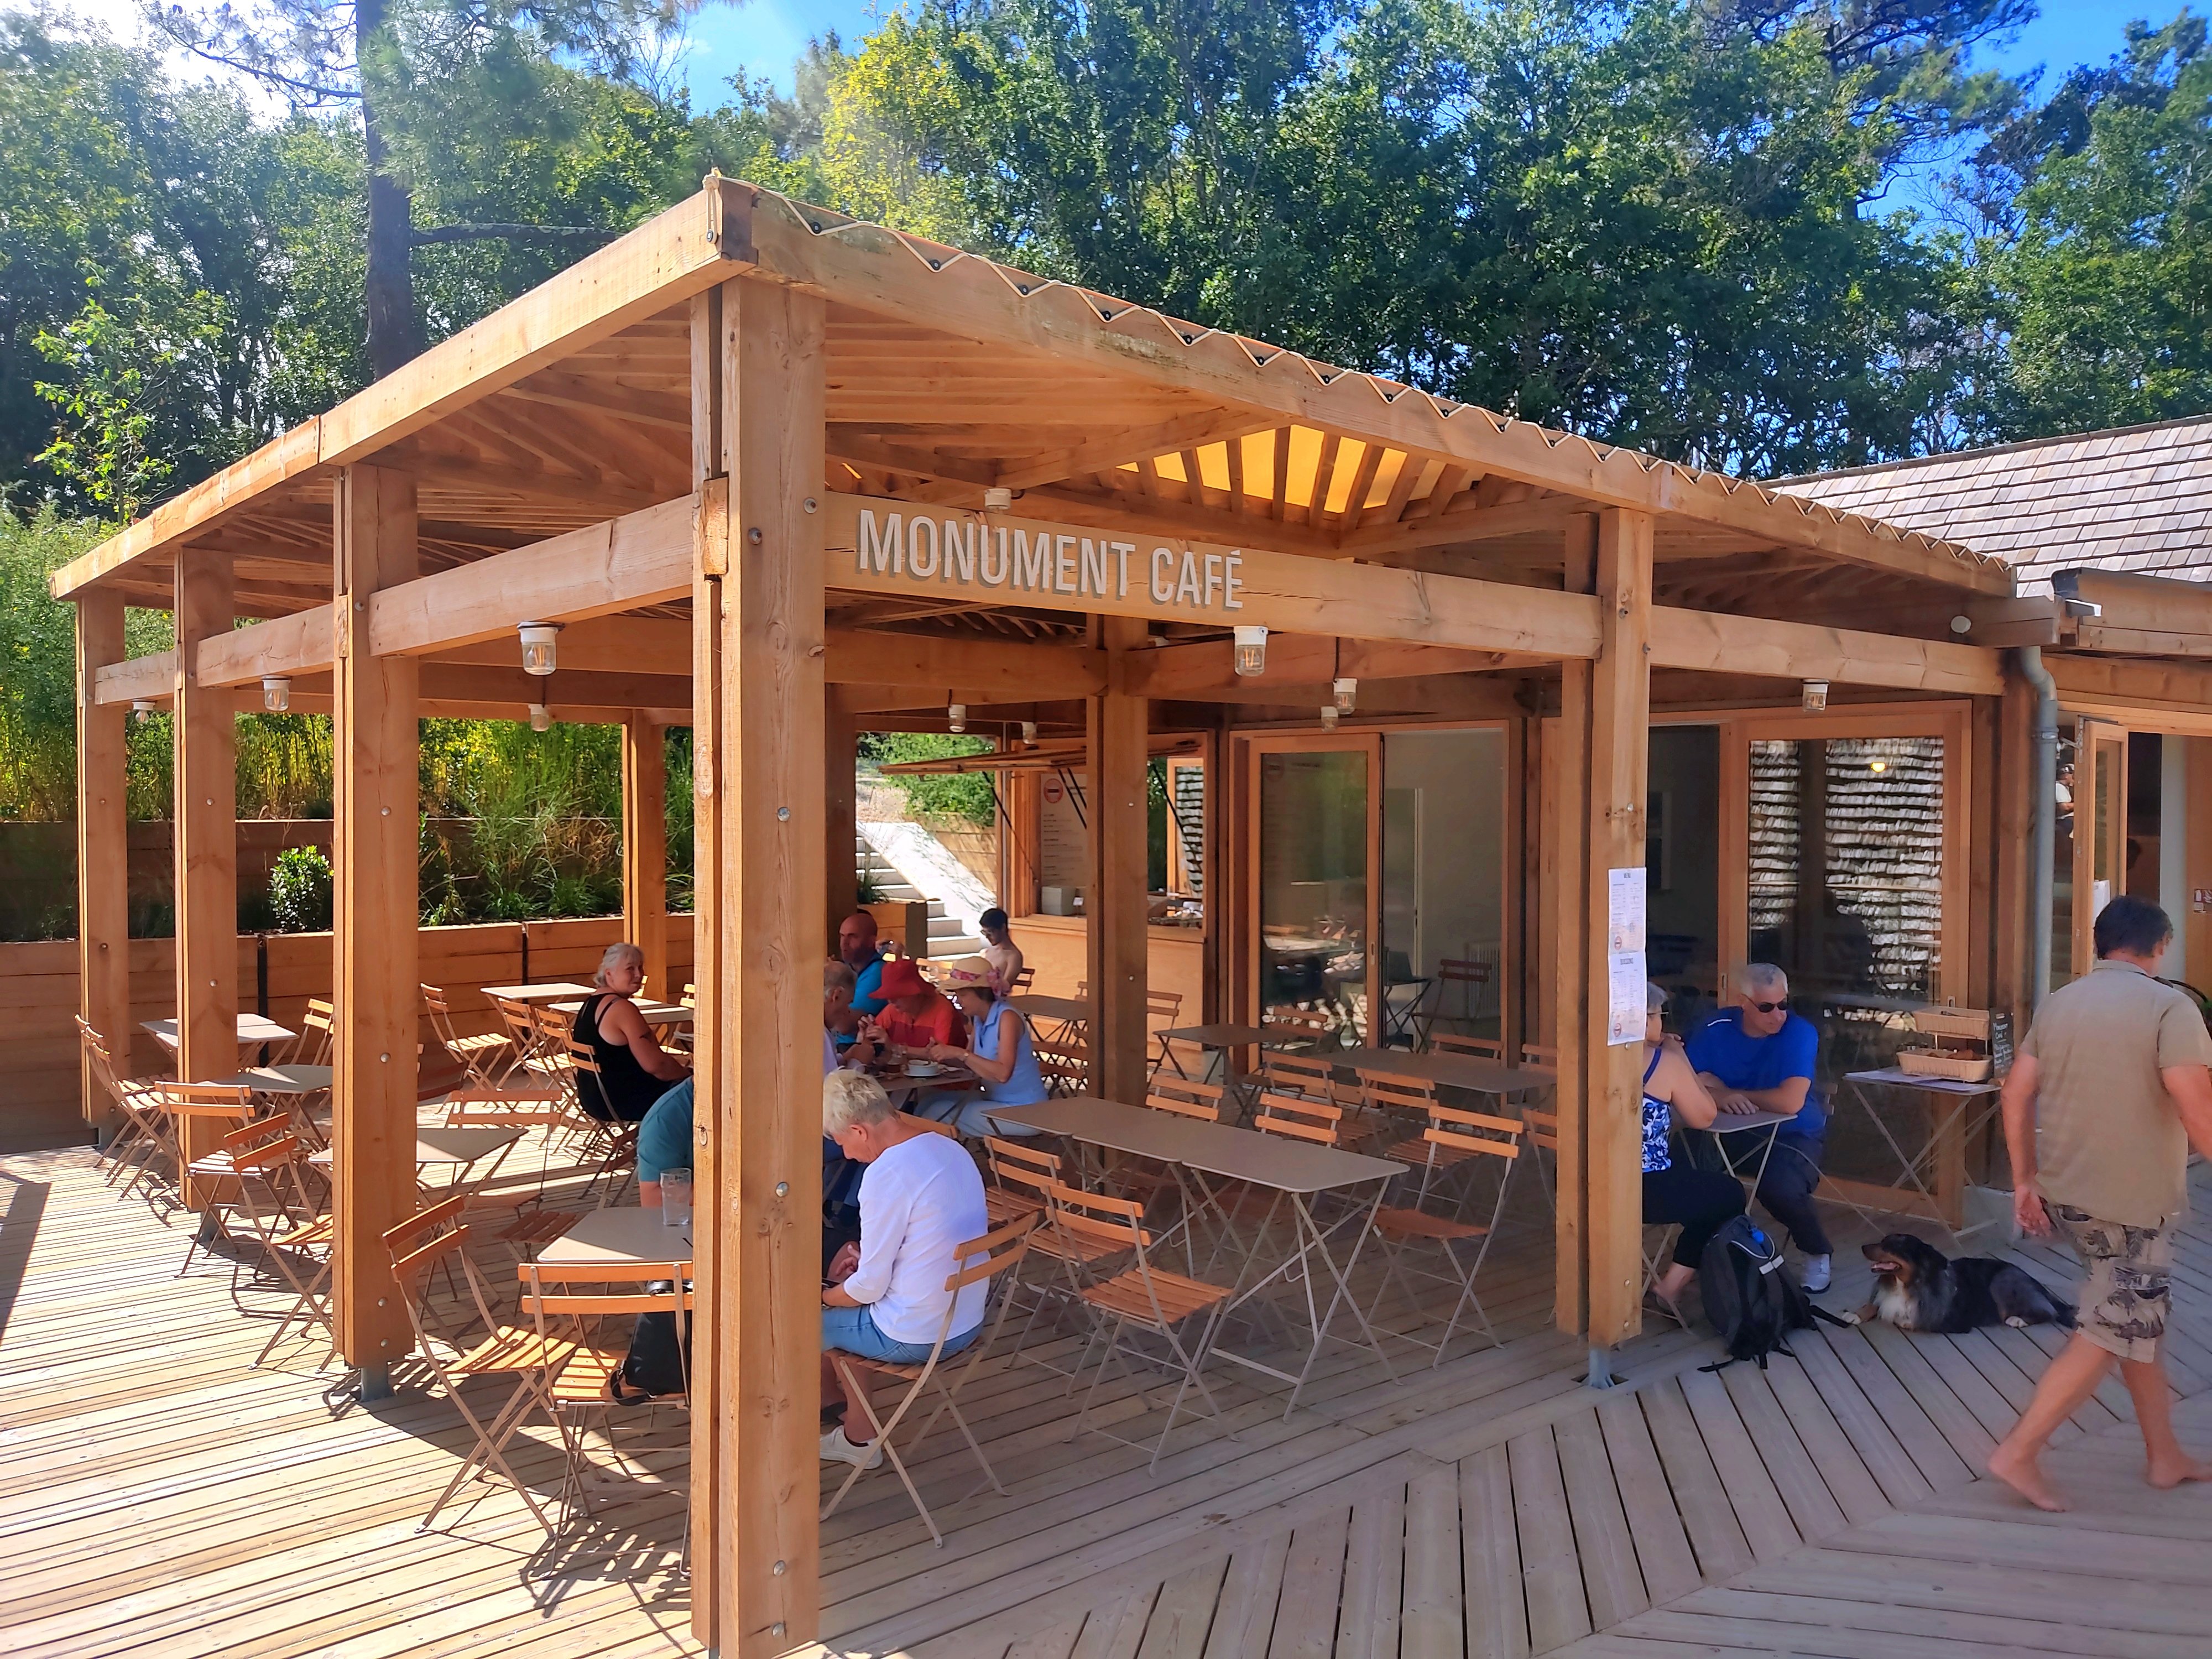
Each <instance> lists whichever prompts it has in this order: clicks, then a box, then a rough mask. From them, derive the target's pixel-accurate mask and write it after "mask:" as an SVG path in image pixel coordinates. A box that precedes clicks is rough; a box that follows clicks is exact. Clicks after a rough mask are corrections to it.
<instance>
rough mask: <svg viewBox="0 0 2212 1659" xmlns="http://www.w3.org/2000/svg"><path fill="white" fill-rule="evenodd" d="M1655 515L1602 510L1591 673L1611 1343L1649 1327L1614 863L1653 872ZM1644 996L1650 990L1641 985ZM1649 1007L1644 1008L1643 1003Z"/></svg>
mask: <svg viewBox="0 0 2212 1659" xmlns="http://www.w3.org/2000/svg"><path fill="white" fill-rule="evenodd" d="M1651 532H1652V523H1651V515H1650V514H1649V513H1623V512H1620V511H1617V510H1616V511H1613V512H1608V513H1602V514H1601V515H1600V517H1599V519H1598V533H1597V595H1598V599H1599V601H1600V604H1601V607H1602V615H1603V616H1604V617H1605V628H1606V639H1605V644H1604V647H1603V648H1602V649H1601V650H1600V651H1599V653H1598V657H1597V661H1596V663H1595V665H1594V667H1593V669H1592V671H1591V690H1590V757H1589V775H1590V783H1589V893H1588V896H1587V898H1586V900H1585V901H1584V902H1585V904H1586V906H1587V918H1586V921H1585V924H1584V925H1585V927H1586V928H1587V930H1588V931H1587V939H1588V945H1587V946H1586V949H1587V951H1588V961H1589V993H1588V998H1587V1002H1586V1007H1585V1015H1584V1018H1585V1020H1586V1024H1585V1025H1584V1027H1583V1030H1584V1032H1585V1036H1584V1038H1583V1042H1584V1045H1585V1053H1586V1056H1587V1058H1586V1060H1585V1064H1586V1065H1587V1066H1588V1067H1589V1073H1588V1075H1589V1084H1588V1091H1589V1109H1588V1112H1587V1115H1586V1116H1585V1118H1584V1135H1585V1139H1584V1140H1583V1170H1584V1177H1583V1191H1584V1193H1585V1194H1586V1195H1587V1196H1586V1198H1585V1200H1584V1205H1585V1211H1584V1216H1583V1230H1584V1233H1585V1235H1586V1237H1587V1239H1588V1249H1589V1337H1590V1342H1591V1345H1592V1346H1602V1347H1612V1346H1615V1345H1617V1344H1619V1343H1622V1342H1626V1341H1627V1340H1629V1339H1630V1338H1631V1337H1632V1336H1634V1335H1635V1334H1637V1333H1638V1331H1640V1330H1641V1329H1642V1328H1643V1311H1642V1310H1643V1290H1644V1249H1643V1241H1644V1213H1643V1183H1642V1177H1641V1176H1640V1174H1639V1173H1638V1172H1639V1170H1641V1169H1642V1167H1643V1165H1642V1159H1641V1157H1640V1155H1639V1154H1640V1151H1641V1147H1642V1135H1643V1127H1642V1126H1643V1103H1644V1090H1643V1078H1644V1042H1643V1036H1644V1026H1643V1022H1642V1020H1641V1019H1640V1018H1639V1019H1638V1020H1637V1022H1636V1023H1635V1025H1634V1028H1633V1032H1632V1036H1630V1037H1629V1039H1628V1040H1627V1041H1626V1042H1609V1041H1608V1036H1609V1035H1610V1033H1609V1031H1608V1019H1607V1015H1608V1012H1609V1009H1608V1006H1607V1005H1608V1001H1609V999H1608V997H1607V988H1608V984H1609V976H1610V969H1611V963H1612V957H1611V954H1610V951H1609V945H1610V943H1611V940H1610V936H1609V933H1608V930H1607V920H1608V915H1607V913H1608V908H1609V907H1608V903H1607V899H1608V890H1609V885H1610V882H1611V878H1612V875H1613V872H1615V871H1620V870H1635V871H1639V872H1640V871H1641V870H1642V869H1643V868H1644V811H1645V805H1644V803H1645V799H1646V794H1647V790H1648V781H1649V774H1650V708H1651V669H1650V654H1649V652H1648V651H1647V649H1646V647H1647V646H1648V644H1649V642H1650V625H1651V623H1650V619H1651ZM1641 992H1642V987H1638V1002H1639V1004H1640V1003H1641V1000H1642V996H1641ZM1639 1012H1640V1010H1639Z"/></svg>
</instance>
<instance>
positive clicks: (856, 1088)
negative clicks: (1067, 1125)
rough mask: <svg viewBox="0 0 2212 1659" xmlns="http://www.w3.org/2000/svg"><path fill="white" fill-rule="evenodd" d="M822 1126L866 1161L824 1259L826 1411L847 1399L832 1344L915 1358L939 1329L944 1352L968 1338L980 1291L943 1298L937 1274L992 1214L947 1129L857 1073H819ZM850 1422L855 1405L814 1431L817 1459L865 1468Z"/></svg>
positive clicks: (906, 1360)
mask: <svg viewBox="0 0 2212 1659" xmlns="http://www.w3.org/2000/svg"><path fill="white" fill-rule="evenodd" d="M822 1130H823V1133H824V1134H827V1135H828V1136H829V1137H830V1139H833V1140H835V1141H836V1143H837V1146H838V1149H839V1150H840V1151H841V1152H843V1153H844V1154H845V1156H846V1157H848V1158H852V1159H853V1160H854V1161H855V1162H856V1163H860V1164H869V1165H871V1166H872V1167H871V1168H870V1170H869V1171H868V1178H867V1179H866V1181H865V1182H862V1183H861V1185H860V1243H859V1244H858V1245H849V1244H848V1245H847V1246H846V1247H845V1248H844V1249H842V1250H840V1251H839V1252H838V1253H837V1258H836V1261H832V1262H831V1263H830V1266H829V1277H830V1279H833V1280H835V1281H836V1282H835V1283H832V1284H829V1285H824V1286H823V1290H822V1346H823V1352H824V1355H825V1357H824V1358H823V1361H822V1401H823V1406H824V1407H825V1408H826V1407H829V1406H831V1405H833V1404H834V1405H840V1406H842V1404H843V1403H844V1400H845V1395H844V1390H843V1389H842V1388H841V1387H840V1386H839V1385H838V1381H837V1376H836V1372H835V1371H833V1370H831V1369H830V1365H829V1359H828V1358H827V1357H826V1355H827V1352H828V1351H829V1349H832V1348H836V1349H837V1350H839V1351H840V1352H844V1353H849V1354H857V1355H859V1356H860V1358H864V1359H880V1360H883V1361H885V1362H886V1363H888V1364H896V1365H918V1364H921V1363H922V1362H923V1361H924V1360H926V1359H927V1358H929V1351H930V1349H931V1347H932V1346H934V1345H935V1343H936V1341H937V1339H938V1337H939V1334H945V1349H944V1352H945V1353H946V1354H948V1355H949V1354H954V1353H957V1352H960V1350H962V1349H963V1348H965V1347H966V1346H968V1345H969V1343H971V1342H973V1341H974V1340H975V1338H976V1335H977V1334H978V1333H979V1332H981V1329H982V1325H983V1304H984V1303H985V1301H986V1300H987V1296H988V1293H989V1287H988V1286H987V1285H984V1284H981V1283H977V1284H974V1285H969V1286H967V1287H966V1288H965V1289H963V1290H962V1291H960V1292H959V1293H958V1294H957V1296H955V1297H948V1296H947V1295H946V1294H945V1280H946V1279H950V1278H951V1277H952V1275H953V1274H954V1273H957V1271H959V1268H960V1266H961V1263H960V1261H958V1259H957V1258H958V1254H959V1248H960V1246H961V1245H963V1244H964V1243H969V1242H970V1241H972V1240H975V1239H979V1238H981V1237H983V1236H984V1235H985V1234H986V1233H987V1232H988V1231H990V1221H989V1218H987V1216H986V1214H985V1212H984V1208H983V1178H982V1176H980V1175H978V1174H977V1173H976V1171H975V1160H974V1159H973V1158H970V1157H969V1155H968V1153H967V1152H966V1151H965V1150H964V1149H963V1147H962V1146H961V1145H960V1143H959V1142H958V1141H957V1140H954V1139H952V1138H951V1136H949V1135H944V1134H940V1133H938V1132H937V1131H935V1130H933V1129H931V1128H928V1127H925V1126H924V1125H923V1124H922V1123H921V1121H920V1120H918V1119H915V1118H911V1117H908V1116H907V1115H904V1114H902V1113H901V1112H898V1111H896V1110H894V1109H892V1106H891V1103H890V1097H889V1096H888V1095H886V1094H885V1093H884V1088H883V1085H881V1084H880V1083H878V1082H877V1081H876V1080H875V1079H873V1078H872V1077H869V1076H868V1075H866V1073H861V1072H848V1071H842V1070H841V1071H836V1072H832V1073H830V1074H829V1076H828V1077H826V1078H824V1079H823V1080H822ZM948 1305H949V1306H950V1310H951V1324H950V1328H949V1329H948V1327H947V1323H946V1311H947V1308H948ZM854 1429H857V1430H858V1431H860V1432H861V1433H862V1434H868V1433H870V1432H871V1431H870V1430H869V1428H868V1425H867V1422H866V1416H865V1414H864V1413H858V1412H850V1413H847V1414H846V1417H845V1420H844V1422H842V1423H841V1424H840V1425H838V1426H836V1427H835V1428H833V1429H831V1430H829V1432H827V1433H826V1434H824V1435H823V1437H822V1455H823V1456H824V1457H828V1458H835V1459H836V1460H837V1461H839V1462H846V1463H859V1464H860V1465H861V1466H862V1467H864V1468H874V1467H875V1465H876V1463H877V1462H878V1461H879V1460H880V1459H881V1458H882V1456H883V1449H882V1448H881V1447H879V1446H877V1445H875V1444H873V1443H872V1442H871V1441H868V1440H860V1441H855V1440H854V1439H853V1438H852V1437H851V1433H850V1431H852V1430H854Z"/></svg>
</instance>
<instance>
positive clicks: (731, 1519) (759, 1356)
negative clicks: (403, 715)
mask: <svg viewBox="0 0 2212 1659" xmlns="http://www.w3.org/2000/svg"><path fill="white" fill-rule="evenodd" d="M825 329H826V307H825V306H824V304H823V301H822V300H821V299H820V297H819V296H817V295H807V294H803V293H801V292H800V291H799V290H798V289H791V288H781V287H776V286H773V285H771V284H769V283H752V282H744V281H740V282H738V283H732V284H728V285H726V286H725V288H724V289H723V297H722V333H723V338H724V347H723V363H722V368H723V373H724V374H725V376H726V378H725V380H724V383H723V393H722V411H723V421H724V431H725V439H724V441H725V446H726V454H727V458H728V461H729V491H728V494H729V508H728V513H729V539H728V542H727V544H726V545H727V548H728V568H727V573H726V575H725V576H724V577H723V579H722V582H721V588H722V593H721V611H722V647H721V680H722V730H721V733H720V738H721V753H720V764H719V767H718V776H719V780H720V784H721V786H722V795H721V802H720V815H719V829H720V837H721V851H720V868H721V876H720V879H721V895H720V917H719V921H720V929H721V951H722V956H721V961H720V964H719V968H718V971H719V973H720V980H721V989H722V998H721V1007H720V1018H721V1020H722V1022H723V1029H724V1030H726V1031H742V1032H744V1036H745V1040H744V1042H726V1043H724V1044H722V1045H721V1046H720V1049H719V1051H718V1052H717V1054H716V1055H715V1072H714V1090H713V1091H712V1097H711V1101H710V1099H709V1097H708V1095H707V1092H706V1091H705V1090H704V1088H703V1086H702V1094H701V1100H700V1104H699V1108H698V1110H699V1112H700V1114H701V1115H702V1117H703V1119H704V1121H707V1122H708V1123H710V1124H711V1125H712V1126H713V1127H712V1130H711V1132H710V1133H712V1134H713V1135H714V1139H715V1143H716V1145H717V1146H718V1147H719V1148H720V1163H719V1164H718V1167H717V1169H716V1172H715V1173H716V1180H717V1187H716V1189H715V1191H714V1193H713V1194H711V1201H712V1202H713V1204H714V1209H715V1212H716V1214H715V1223H716V1244H715V1249H716V1253H717V1261H716V1263H715V1271H714V1300H713V1304H712V1307H711V1310H709V1311H708V1316H707V1317H708V1320H709V1321H710V1323H707V1324H705V1325H704V1326H702V1330H701V1332H700V1334H699V1336H698V1338H697V1339H696V1341H695V1347H696V1342H698V1341H703V1342H711V1343H712V1344H713V1346H714V1349H715V1362H714V1363H715V1365H716V1368H717V1375H716V1392H715V1394H714V1414H715V1416H716V1417H717V1419H719V1421H718V1425H717V1431H718V1433H719V1436H720V1442H721V1444H720V1451H719V1454H718V1455H717V1459H716V1463H715V1472H716V1481H715V1486H716V1490H715V1494H714V1501H715V1504H716V1507H717V1509H718V1510H719V1514H718V1516H717V1518H716V1522H715V1529H716V1532H717V1534H718V1538H717V1542H718V1545H719V1547H720V1564H719V1565H720V1574H719V1583H717V1584H716V1586H715V1589H714V1595H715V1599H716V1601H717V1602H718V1604H719V1605H718V1609H717V1613H716V1620H715V1622H716V1628H717V1631H718V1632H719V1633H718V1637H717V1638H716V1646H717V1647H718V1648H719V1649H720V1650H721V1651H722V1652H725V1653H734V1654H737V1655H738V1656H741V1659H768V1656H770V1655H773V1654H779V1653H781V1652H783V1651H785V1650H787V1649H789V1648H792V1647H794V1646H797V1645H798V1644H801V1643H804V1642H809V1641H811V1640H813V1639H814V1638H815V1637H816V1635H817V1633H818V1626H819V1624H820V1620H821V1604H820V1593H819V1586H818V1583H817V1556H818V1551H819V1536H820V1527H819V1524H818V1522H817V1516H816V1504H817V1502H818V1492H817V1487H818V1486H819V1469H820V1463H819V1459H818V1457H817V1439H818V1437H819V1431H818V1430H817V1426H816V1419H817V1412H818V1408H819V1387H818V1383H817V1378H818V1376H819V1363H818V1355H819V1351H820V1349H819V1342H818V1334H819V1330H820V1324H819V1302H820V1297H819V1293H818V1291H819V1280H820V1278H821V1255H820V1232H819V1228H820V1224H821V1214H822V1192H821V1186H822V1181H821V1170H822V1160H821V1156H820V1148H821V1141H822V1121H821V1115H820V1110H819V1102H820V1100H821V1090H822V1065H821V1056H822V1003H821V988H820V987H821V978H820V972H819V969H820V963H821V960H822V938H821V921H822V913H823V906H822V899H823V892H824V890H825V889H824V878H825V872H824V871H823V847H824V837H823V824H824V820H825V819H826V817H827V813H826V812H825V811H824V808H823V752H824V737H823V727H824V725H825V723H826V721H825V716H824V710H823V648H824V647H823V633H824V629H823V569H822V561H823V533H822V526H823V519H822V514H821V511H820V508H821V497H822V495H823V492H824V485H823V476H824V473H823V469H824V465H825V459H824V454H823V443H824V437H825V432H824V428H823V407H824V399H825V393H826V383H825V380H824V371H823V336H824V332H825ZM710 1105H711V1109H709V1107H710ZM695 1245H696V1237H695ZM696 1397H697V1396H696V1395H695V1396H694V1398H696Z"/></svg>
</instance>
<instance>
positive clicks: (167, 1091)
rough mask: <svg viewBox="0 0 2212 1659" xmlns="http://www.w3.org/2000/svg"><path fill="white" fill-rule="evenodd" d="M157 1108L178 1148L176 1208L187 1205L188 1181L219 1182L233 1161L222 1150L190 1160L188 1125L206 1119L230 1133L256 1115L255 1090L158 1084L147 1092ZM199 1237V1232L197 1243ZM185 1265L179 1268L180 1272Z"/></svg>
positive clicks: (189, 1254) (172, 1143)
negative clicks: (187, 1152)
mask: <svg viewBox="0 0 2212 1659" xmlns="http://www.w3.org/2000/svg"><path fill="white" fill-rule="evenodd" d="M147 1092H148V1094H149V1096H151V1097H152V1099H153V1102H154V1104H155V1108H156V1109H158V1110H159V1111H160V1112H161V1115H162V1116H163V1117H164V1118H166V1119H167V1121H168V1126H169V1127H168V1143H169V1145H170V1146H173V1148H175V1149H176V1158H177V1162H178V1165H179V1171H178V1174H179V1180H178V1183H177V1194H176V1207H178V1208H182V1207H183V1206H184V1188H185V1178H186V1177H187V1176H189V1178H190V1179H191V1180H193V1181H196V1182H199V1181H204V1182H217V1183H220V1182H221V1181H222V1179H223V1178H224V1177H225V1176H228V1174H229V1171H230V1160H229V1158H228V1157H227V1156H225V1155H224V1154H222V1152H213V1153H209V1154H205V1155H204V1156H202V1157H200V1158H192V1159H191V1160H190V1161H189V1164H188V1165H187V1161H186V1158H185V1149H186V1148H188V1147H189V1146H191V1144H192V1138H191V1134H190V1133H189V1132H188V1131H187V1130H186V1127H185V1126H186V1125H187V1124H190V1123H194V1122H207V1123H210V1124H213V1125H214V1126H216V1127H217V1128H218V1129H219V1130H220V1131H222V1133H228V1132H229V1131H230V1130H232V1129H235V1128H237V1127H240V1125H242V1124H244V1123H246V1121H248V1120H250V1119H251V1118H252V1116H253V1115H254V1111H253V1091H252V1090H251V1089H246V1088H239V1087H234V1086H232V1085H229V1084H224V1083H156V1084H155V1085H153V1087H152V1088H150V1089H149V1090H148V1091H147ZM201 1242H203V1241H201V1240H199V1238H198V1237H197V1231H195V1234H194V1243H196V1244H197V1243H201ZM191 1265H192V1252H191V1250H190V1249H187V1250H186V1251H185V1267H191ZM184 1270H185V1269H184V1267H180V1268H179V1269H178V1270H177V1271H178V1273H179V1274H180V1275H181V1274H182V1273H183V1272H184Z"/></svg>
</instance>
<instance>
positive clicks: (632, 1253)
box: [538, 1208, 691, 1270]
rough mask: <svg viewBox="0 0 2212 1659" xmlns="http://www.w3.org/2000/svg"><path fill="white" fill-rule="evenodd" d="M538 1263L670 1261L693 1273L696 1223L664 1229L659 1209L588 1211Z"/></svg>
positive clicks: (545, 1250) (604, 1264)
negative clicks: (692, 1251) (692, 1237)
mask: <svg viewBox="0 0 2212 1659" xmlns="http://www.w3.org/2000/svg"><path fill="white" fill-rule="evenodd" d="M538 1261H539V1262H540V1263H542V1264H543V1265H544V1266H546V1267H571V1268H587V1267H635V1266H637V1265H638V1264H639V1263H640V1262H653V1261H666V1262H671V1263H673V1264H675V1265H676V1266H678V1267H682V1268H684V1269H686V1270H688V1269H689V1268H690V1265H691V1224H690V1222H688V1221H687V1222H685V1223H684V1225H682V1226H680V1227H670V1226H665V1225H662V1222H661V1219H660V1212H659V1210H657V1209H653V1210H647V1209H640V1208H628V1209H606V1210H586V1212H584V1213H583V1214H581V1215H580V1216H578V1217H577V1218H576V1220H575V1225H573V1226H572V1227H570V1228H569V1229H568V1231H566V1232H564V1233H562V1235H561V1237H558V1238H556V1239H551V1240H549V1241H548V1242H547V1243H546V1244H545V1245H544V1248H543V1249H540V1250H539V1251H538Z"/></svg>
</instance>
